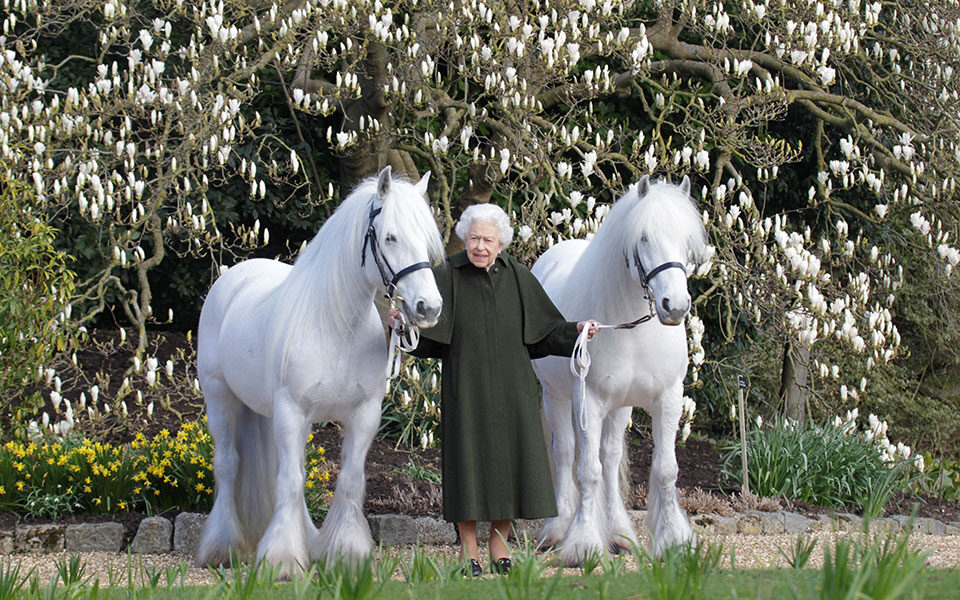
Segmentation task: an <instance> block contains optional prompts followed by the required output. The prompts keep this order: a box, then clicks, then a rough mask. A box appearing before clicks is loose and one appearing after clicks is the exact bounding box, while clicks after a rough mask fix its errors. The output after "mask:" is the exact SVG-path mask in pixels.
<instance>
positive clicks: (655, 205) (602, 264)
mask: <svg viewBox="0 0 960 600" xmlns="http://www.w3.org/2000/svg"><path fill="white" fill-rule="evenodd" d="M643 234H646V235H647V236H648V239H650V240H651V242H652V243H653V244H654V245H659V244H662V243H663V241H664V240H667V239H669V240H672V241H676V240H677V239H678V238H679V239H680V240H681V241H682V244H683V245H684V254H685V255H686V256H687V257H688V259H691V258H692V259H693V261H694V262H696V263H698V264H699V263H700V262H702V261H703V260H705V258H706V249H707V238H706V232H705V230H704V227H703V220H702V219H701V216H700V213H699V211H698V210H697V207H696V205H695V204H694V202H693V199H692V198H691V197H690V196H689V194H685V193H684V192H683V191H682V190H681V188H680V186H679V185H676V184H672V183H667V182H663V181H660V182H656V183H652V182H651V184H650V187H649V189H648V191H647V194H646V195H645V196H644V197H643V198H640V197H639V194H638V191H637V185H636V184H634V185H631V186H630V187H629V188H628V189H627V191H626V192H625V193H624V194H623V196H621V197H620V199H619V200H617V202H615V203H614V204H613V206H612V207H611V208H610V212H609V213H607V216H606V218H604V220H603V223H602V225H601V226H600V228H599V229H598V230H597V233H596V235H595V236H594V238H593V239H592V240H591V241H590V243H589V245H588V246H587V248H586V250H584V252H583V254H582V255H581V256H580V258H579V260H578V261H577V264H576V265H574V267H573V269H572V271H571V273H570V277H569V278H568V279H567V282H568V283H567V290H566V302H565V303H564V304H565V310H570V311H571V313H570V314H591V315H592V314H594V313H596V312H597V308H598V307H600V306H604V307H605V308H606V311H609V314H604V315H599V314H598V315H597V318H600V319H609V318H611V317H612V318H617V319H627V318H628V317H629V319H633V318H635V317H636V316H639V315H634V314H633V313H636V312H638V309H637V293H636V289H637V288H636V285H637V284H636V283H635V282H634V280H633V279H632V277H631V276H630V274H629V271H628V269H629V267H628V265H627V262H626V260H625V258H624V257H625V255H628V254H629V253H630V252H631V251H632V248H634V247H635V246H636V245H637V244H638V242H639V240H640V237H641V236H642V235H643ZM651 238H652V239H651ZM598 294H602V295H603V297H604V301H603V302H602V303H598V302H597V295H598ZM630 315H633V316H630Z"/></svg>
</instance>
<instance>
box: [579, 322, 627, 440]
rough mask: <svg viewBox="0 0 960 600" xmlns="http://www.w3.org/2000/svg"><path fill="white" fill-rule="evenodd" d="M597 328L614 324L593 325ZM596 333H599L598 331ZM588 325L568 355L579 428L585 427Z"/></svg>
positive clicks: (583, 429)
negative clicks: (576, 400) (577, 399)
mask: <svg viewBox="0 0 960 600" xmlns="http://www.w3.org/2000/svg"><path fill="white" fill-rule="evenodd" d="M595 327H596V328H597V329H615V328H616V327H617V326H616V325H599V324H598V325H595ZM597 333H600V332H599V331H598V332H597ZM589 335H590V326H589V325H585V326H584V327H583V330H582V331H581V332H580V335H578V336H577V341H576V343H575V344H574V345H573V354H571V355H570V372H571V373H573V376H574V377H576V378H577V381H575V382H574V384H573V393H574V395H575V396H577V397H578V398H579V400H580V415H579V421H580V423H579V424H580V429H581V430H582V431H586V429H587V381H586V380H587V374H588V373H589V372H590V352H589V351H588V350H587V342H589V341H590V338H589V337H588V336H589Z"/></svg>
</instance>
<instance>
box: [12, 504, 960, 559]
mask: <svg viewBox="0 0 960 600" xmlns="http://www.w3.org/2000/svg"><path fill="white" fill-rule="evenodd" d="M628 512H629V514H630V517H631V518H632V520H633V524H634V527H636V528H637V530H638V531H643V530H644V529H645V528H646V519H647V511H645V510H632V511H628ZM206 519H207V515H206V514H203V513H189V512H183V513H180V514H178V515H177V517H176V519H175V520H174V522H172V523H171V521H170V520H169V519H166V518H164V517H147V518H145V519H143V520H142V521H140V525H139V527H138V529H137V533H136V535H135V536H134V538H133V541H132V542H130V544H129V545H128V546H127V547H121V546H122V541H121V540H122V538H123V526H122V525H120V524H119V523H114V522H106V523H81V524H78V525H59V524H56V523H48V524H40V525H19V526H17V527H16V528H15V529H13V530H0V554H14V553H28V552H33V553H56V552H61V551H66V552H68V553H75V552H127V551H129V552H131V553H133V554H163V553H168V552H175V553H177V554H184V555H193V554H194V553H195V552H196V550H197V544H198V543H199V541H200V532H201V531H202V529H203V524H204V522H205V521H206ZM367 520H368V521H369V523H370V530H371V533H372V534H373V539H374V541H375V542H377V543H383V544H384V545H390V546H396V545H400V544H416V543H420V544H425V545H441V544H454V543H456V532H455V531H454V529H453V525H452V524H450V523H447V522H445V521H442V520H441V519H437V518H435V517H422V516H421V517H412V516H408V515H397V514H387V515H370V516H369V517H368V518H367ZM542 523H543V521H542V520H541V519H535V520H524V519H520V520H518V521H517V524H516V529H517V532H518V534H519V535H520V536H521V537H523V536H527V537H530V538H531V539H532V538H533V536H534V535H535V534H536V532H537V530H538V529H539V528H540V526H541V525H542ZM690 525H691V526H692V527H693V530H694V532H696V533H697V534H698V535H701V536H702V535H734V534H742V535H778V534H792V535H796V534H801V533H816V532H824V531H838V532H845V531H859V530H860V529H861V527H862V519H861V518H860V517H859V516H857V515H852V514H848V513H837V514H834V515H815V516H812V517H807V516H804V515H800V514H797V513H793V512H788V511H781V512H770V513H768V512H762V511H745V512H742V513H736V514H734V515H730V516H725V515H713V514H698V515H691V517H690ZM870 527H871V530H873V531H879V532H884V533H885V532H896V531H902V530H904V529H906V528H907V527H912V530H913V533H914V534H921V535H948V536H955V535H960V522H957V521H954V522H951V523H942V522H940V521H938V520H936V519H931V518H926V517H915V518H911V517H908V516H905V515H893V516H890V517H883V518H877V519H873V520H871V525H870ZM486 530H487V528H486V527H484V526H483V525H482V524H481V525H480V526H478V527H477V534H478V538H479V540H478V541H480V542H481V543H483V542H485V541H486V540H485V534H486Z"/></svg>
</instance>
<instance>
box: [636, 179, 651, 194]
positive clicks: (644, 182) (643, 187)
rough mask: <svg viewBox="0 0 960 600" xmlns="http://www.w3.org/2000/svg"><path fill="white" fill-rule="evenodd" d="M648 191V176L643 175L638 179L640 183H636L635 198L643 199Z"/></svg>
mask: <svg viewBox="0 0 960 600" xmlns="http://www.w3.org/2000/svg"><path fill="white" fill-rule="evenodd" d="M648 191H650V176H649V175H644V176H643V177H641V178H640V181H638V182H637V197H638V198H643V197H644V196H646V195H647V192H648Z"/></svg>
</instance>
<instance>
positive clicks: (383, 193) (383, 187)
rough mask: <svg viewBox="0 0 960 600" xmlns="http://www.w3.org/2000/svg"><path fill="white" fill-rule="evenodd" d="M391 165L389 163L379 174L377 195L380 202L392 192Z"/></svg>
mask: <svg viewBox="0 0 960 600" xmlns="http://www.w3.org/2000/svg"><path fill="white" fill-rule="evenodd" d="M390 172H391V169H390V165H387V166H385V167H384V168H383V170H382V171H380V175H378V176H377V197H378V198H379V200H380V202H381V203H382V202H383V199H384V198H386V197H387V196H388V195H389V194H390V183H391V181H390Z"/></svg>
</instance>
